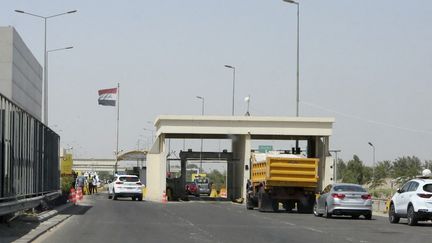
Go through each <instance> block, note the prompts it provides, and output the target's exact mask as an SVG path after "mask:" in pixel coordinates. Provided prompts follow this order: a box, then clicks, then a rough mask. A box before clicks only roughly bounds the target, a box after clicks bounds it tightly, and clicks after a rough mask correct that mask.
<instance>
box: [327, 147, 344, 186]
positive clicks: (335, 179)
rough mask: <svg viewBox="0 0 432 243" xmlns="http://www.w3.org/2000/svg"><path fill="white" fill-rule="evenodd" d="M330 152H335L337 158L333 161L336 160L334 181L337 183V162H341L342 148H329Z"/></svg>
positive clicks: (334, 163)
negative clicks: (339, 157)
mask: <svg viewBox="0 0 432 243" xmlns="http://www.w3.org/2000/svg"><path fill="white" fill-rule="evenodd" d="M329 152H330V153H331V152H333V153H335V157H336V160H333V161H336V162H333V177H334V182H336V183H337V163H338V162H339V159H338V153H340V152H341V150H340V149H333V150H329Z"/></svg>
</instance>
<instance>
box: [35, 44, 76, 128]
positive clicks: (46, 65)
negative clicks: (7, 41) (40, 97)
mask: <svg viewBox="0 0 432 243" xmlns="http://www.w3.org/2000/svg"><path fill="white" fill-rule="evenodd" d="M72 48H73V46H68V47H64V48H57V49H53V50H48V51H47V52H46V64H45V69H44V70H45V74H44V75H46V76H47V79H48V66H49V62H48V57H49V55H48V54H49V53H50V52H55V51H63V50H70V49H72ZM46 87H48V86H46ZM46 92H48V89H47V90H46ZM46 96H48V93H46ZM45 105H46V107H47V110H48V103H47V104H45ZM42 110H43V109H42ZM47 115H48V114H47ZM45 124H46V125H48V119H47V120H46V123H45Z"/></svg>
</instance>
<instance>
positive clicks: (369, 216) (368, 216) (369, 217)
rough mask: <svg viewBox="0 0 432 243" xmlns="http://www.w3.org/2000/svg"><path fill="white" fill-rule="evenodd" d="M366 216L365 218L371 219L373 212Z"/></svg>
mask: <svg viewBox="0 0 432 243" xmlns="http://www.w3.org/2000/svg"><path fill="white" fill-rule="evenodd" d="M364 217H365V219H367V220H371V219H372V213H368V214H366V215H365V216H364Z"/></svg>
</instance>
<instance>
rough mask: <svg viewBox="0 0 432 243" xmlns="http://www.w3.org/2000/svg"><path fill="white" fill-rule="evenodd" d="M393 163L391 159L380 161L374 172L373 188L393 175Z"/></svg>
mask: <svg viewBox="0 0 432 243" xmlns="http://www.w3.org/2000/svg"><path fill="white" fill-rule="evenodd" d="M392 169H393V168H392V163H391V161H389V160H384V161H379V162H378V163H377V164H376V166H375V169H374V172H373V179H372V181H371V186H370V187H371V188H376V187H378V186H381V185H382V184H384V182H385V179H386V178H390V177H391V171H392Z"/></svg>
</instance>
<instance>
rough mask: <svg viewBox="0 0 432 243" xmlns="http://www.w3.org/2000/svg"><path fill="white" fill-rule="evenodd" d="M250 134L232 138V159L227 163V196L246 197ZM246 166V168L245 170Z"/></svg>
mask: <svg viewBox="0 0 432 243" xmlns="http://www.w3.org/2000/svg"><path fill="white" fill-rule="evenodd" d="M250 151H251V136H250V135H236V136H235V137H234V138H233V140H232V152H233V161H232V162H231V163H229V164H228V175H229V176H228V197H229V198H230V199H233V200H235V199H238V198H245V197H246V190H245V187H246V183H247V180H248V179H249V178H250V171H249V170H250V156H251V154H250V153H251V152H250ZM246 166H247V167H248V170H245V168H246Z"/></svg>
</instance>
